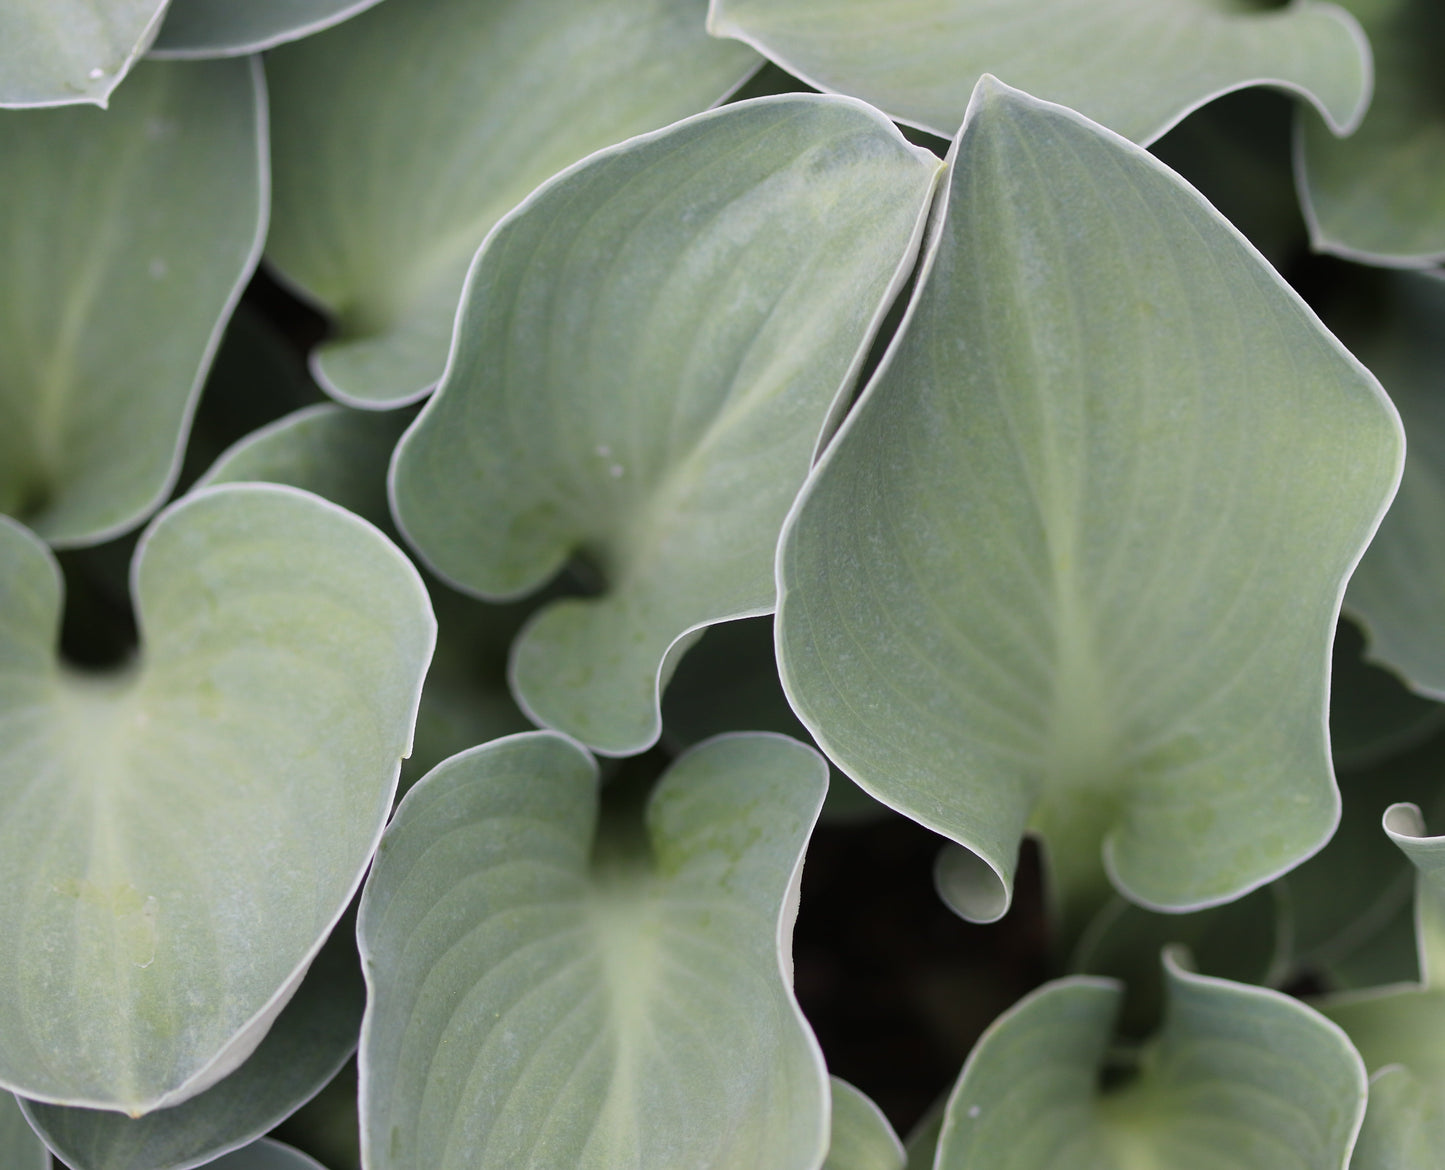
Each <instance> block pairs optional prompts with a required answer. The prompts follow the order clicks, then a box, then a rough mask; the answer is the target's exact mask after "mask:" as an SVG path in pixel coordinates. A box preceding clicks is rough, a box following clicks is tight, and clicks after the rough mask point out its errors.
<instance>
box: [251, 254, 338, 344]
mask: <svg viewBox="0 0 1445 1170" xmlns="http://www.w3.org/2000/svg"><path fill="white" fill-rule="evenodd" d="M242 303H243V304H244V305H245V306H246V307H247V308H249V309H253V310H255V312H256V313H258V314H259V315H260V316H263V317H265V318H266V319H267V320H268V321H270V322H271V324H272V325H274V326H275V327H276V328H277V329H278V330H279V331H280V332H281V334H282V335H283V336H284V337H285V338H286V340H287V341H289V342H290V343H291V348H292V349H294V350H295V351H296V352H297V353H301V354H307V353H310V352H311V351H312V350H313V349H315V348H316V346H318V345H320V344H321V342H323V341H325V340H326V338H327V337H328V336H330V334H331V332H332V329H331V325H330V323H329V322H328V321H327V320H326V317H325V316H324V315H323V314H322V313H320V312H319V311H318V310H316V309H314V308H313V307H312V306H310V305H308V304H307V303H306V302H305V301H303V300H302V299H301V298H300V297H299V296H297V295H296V294H295V293H293V292H292V291H291V290H290V289H289V288H287V286H286V285H285V284H284V283H282V281H280V280H279V279H278V278H277V277H276V276H275V275H274V274H273V273H272V272H271V269H270V266H269V265H267V264H264V263H263V264H262V265H261V266H260V267H259V268H257V269H256V275H255V276H253V277H252V278H251V283H250V284H249V285H248V286H247V287H246V296H245V299H244V300H243V302H242Z"/></svg>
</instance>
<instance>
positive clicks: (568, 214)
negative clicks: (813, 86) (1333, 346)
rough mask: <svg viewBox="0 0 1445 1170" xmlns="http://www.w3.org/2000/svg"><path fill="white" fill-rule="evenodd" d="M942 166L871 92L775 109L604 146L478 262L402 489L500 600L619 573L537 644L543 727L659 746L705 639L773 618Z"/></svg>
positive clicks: (519, 663) (435, 561) (529, 652)
mask: <svg viewBox="0 0 1445 1170" xmlns="http://www.w3.org/2000/svg"><path fill="white" fill-rule="evenodd" d="M938 171H939V163H938V160H937V159H936V158H935V157H934V156H933V155H931V154H929V153H928V152H927V151H923V150H921V149H919V148H917V147H913V146H910V145H909V144H908V143H907V142H906V141H905V140H904V139H903V137H902V136H901V135H900V134H899V133H898V131H897V130H896V129H895V128H894V127H893V126H891V125H889V124H888V123H887V122H886V121H884V119H883V118H882V117H881V115H879V114H878V113H877V112H876V111H874V110H871V109H869V108H868V107H866V106H864V105H862V104H861V103H859V102H853V101H850V100H847V99H843V98H831V97H820V96H818V95H814V94H809V95H795V96H785V97H776V98H760V99H758V100H756V101H752V102H743V103H739V104H737V105H731V106H727V107H725V108H724V109H721V110H717V111H713V112H711V113H708V114H701V115H698V116H697V117H695V118H691V119H688V120H687V121H685V122H680V123H678V124H677V125H675V126H671V127H669V128H668V129H666V130H664V131H661V132H659V133H657V134H654V135H649V136H646V137H643V138H638V139H635V140H633V141H632V142H629V143H626V144H624V145H622V146H620V147H617V148H615V149H612V150H609V151H603V152H600V153H598V154H597V155H594V156H593V157H592V158H591V159H589V160H587V162H585V163H584V164H582V165H580V166H579V167H577V168H575V169H574V170H572V171H569V172H567V173H566V174H564V175H561V176H559V177H558V178H557V179H556V180H554V181H553V182H551V183H548V184H547V185H546V186H544V187H543V188H541V189H540V190H539V191H538V192H537V193H536V194H535V195H534V196H532V197H531V198H530V199H528V200H527V202H526V203H525V204H524V205H523V206H522V207H521V208H519V209H518V211H517V212H516V213H515V214H514V215H512V216H509V217H508V218H507V219H506V220H505V221H504V222H503V223H502V224H501V225H500V226H499V227H498V228H497V230H496V231H495V232H494V233H493V235H492V237H491V238H490V240H489V241H488V243H487V246H486V247H484V248H483V249H482V250H481V252H479V253H478V255H477V262H476V267H475V268H474V270H473V272H472V275H471V277H470V278H469V280H468V284H467V292H466V297H465V300H464V303H463V306H462V310H461V312H460V313H459V314H458V318H457V341H456V347H455V349H454V351H453V354H452V359H451V362H450V364H449V365H448V368H447V376H446V378H445V379H444V381H443V383H442V387H441V390H440V393H438V395H437V396H436V398H435V399H434V400H433V401H432V402H430V403H428V405H427V407H426V409H425V410H424V411H423V412H422V415H421V417H420V418H419V419H418V420H417V422H416V425H415V426H414V427H413V428H412V429H411V430H410V431H408V432H407V434H406V436H405V437H404V438H403V439H402V442H401V445H400V446H399V447H398V448H397V453H396V458H395V461H394V463H393V468H392V498H393V502H394V510H395V512H396V517H397V522H398V524H399V525H400V526H401V528H402V531H403V532H404V533H405V534H406V536H407V538H408V539H409V540H410V541H411V542H412V543H413V545H415V547H416V548H417V549H418V550H419V551H420V552H421V554H422V556H423V557H425V559H426V560H427V562H428V564H430V565H431V566H432V567H433V568H435V569H436V570H437V572H438V573H440V574H441V575H442V576H443V577H444V578H446V579H447V580H450V581H453V582H455V583H456V584H457V585H459V586H461V587H462V588H465V589H468V590H472V591H475V592H476V593H478V594H479V595H481V596H485V597H493V598H498V599H501V598H506V597H512V596H518V595H521V594H524V593H527V592H529V591H531V590H534V589H536V588H537V587H538V586H540V585H542V584H543V583H544V582H546V581H547V580H548V579H549V578H550V577H552V576H553V575H554V574H555V573H556V572H557V571H558V570H559V569H560V568H561V567H562V566H563V565H564V564H565V563H566V562H567V559H568V557H569V556H571V555H573V554H576V553H580V554H582V555H583V556H584V557H586V558H587V559H588V560H589V561H590V562H591V563H592V564H594V565H596V566H597V567H598V568H599V569H600V570H601V574H602V577H603V579H604V592H603V594H602V596H600V597H597V598H590V599H570V600H565V601H560V602H557V603H555V604H553V605H549V606H547V607H546V608H545V609H543V610H542V611H541V612H540V613H539V614H538V615H537V616H536V617H535V618H533V620H532V621H531V622H530V623H529V624H528V626H527V627H526V629H525V630H524V631H523V632H522V634H521V636H520V637H519V639H518V641H517V643H516V645H515V646H514V648H513V652H512V666H511V671H512V686H513V690H514V692H515V694H516V695H517V698H518V701H519V702H520V703H521V706H522V708H523V710H525V711H527V713H528V714H529V715H531V716H532V718H533V719H535V720H537V721H538V722H539V723H541V724H543V725H544V726H550V727H556V728H559V729H561V730H563V731H565V732H567V733H569V734H571V735H575V736H576V737H577V738H578V739H580V740H582V741H583V742H584V743H587V744H589V745H591V746H592V747H594V748H595V749H596V750H598V751H600V752H603V753H605V754H607V755H627V754H630V753H633V752H638V751H641V750H642V749H644V748H646V747H647V746H648V745H649V744H651V743H653V742H654V741H655V740H656V739H657V737H658V735H659V733H660V731H661V715H660V712H659V708H658V701H659V694H660V692H661V689H662V687H663V686H664V685H665V684H666V681H667V679H668V677H669V676H670V675H671V673H672V668H673V666H674V665H675V663H676V660H677V658H678V657H679V656H680V654H681V653H682V652H683V651H684V650H685V649H686V647H687V645H688V644H690V641H691V640H692V637H693V636H694V635H695V633H696V631H699V630H701V629H702V628H704V627H705V626H707V625H708V624H710V623H713V622H718V621H724V620H727V619H729V618H735V617H745V616H749V615H753V614H762V613H768V612H771V610H772V608H773V598H774V586H773V572H772V559H773V548H774V545H775V543H776V540H777V534H778V531H779V529H780V528H781V526H782V522H783V518H784V516H785V515H786V513H787V510H788V506H789V505H790V504H791V503H792V500H793V497H794V495H795V494H796V493H797V490H798V488H799V486H800V485H801V484H802V482H803V479H804V477H805V476H806V475H807V471H808V467H809V464H810V461H811V460H812V458H813V454H814V451H815V449H816V447H817V445H818V443H819V440H820V436H821V435H822V434H823V433H824V431H825V428H826V427H827V425H828V420H829V418H830V415H831V413H832V412H833V411H834V410H835V409H836V405H837V403H838V402H839V400H840V397H841V395H842V393H843V392H844V391H847V390H849V389H851V384H852V381H853V379H854V378H855V377H856V375H857V370H858V367H859V365H860V364H861V362H862V361H863V358H864V356H865V354H866V351H867V348H868V344H869V341H870V339H871V337H872V335H873V333H874V332H875V330H876V329H877V324H878V319H879V317H880V316H881V314H882V313H883V311H884V310H885V309H886V308H887V306H888V304H889V302H890V301H891V299H892V297H893V295H894V293H895V292H896V290H897V288H898V286H899V285H900V283H901V282H902V281H903V279H904V277H905V275H906V273H907V271H908V269H909V268H911V266H912V262H913V255H914V251H915V249H916V248H917V242H918V238H919V234H920V232H921V230H922V219H923V214H922V213H923V209H924V206H925V204H926V201H927V199H928V195H929V192H930V191H931V189H932V187H933V184H934V181H935V178H936V176H937V174H938Z"/></svg>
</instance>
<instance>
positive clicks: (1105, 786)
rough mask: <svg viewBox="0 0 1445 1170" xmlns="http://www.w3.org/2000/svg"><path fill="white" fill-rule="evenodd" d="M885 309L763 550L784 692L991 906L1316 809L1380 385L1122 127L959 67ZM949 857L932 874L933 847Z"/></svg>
mask: <svg viewBox="0 0 1445 1170" xmlns="http://www.w3.org/2000/svg"><path fill="white" fill-rule="evenodd" d="M955 150H956V152H957V158H956V161H955V162H954V165H953V178H952V189H951V192H950V194H949V199H948V202H947V204H946V205H943V206H946V214H943V215H942V218H941V220H940V222H939V223H938V225H937V231H936V232H935V233H934V237H933V238H934V242H933V244H932V246H931V249H930V254H929V255H928V257H927V259H926V261H925V265H926V267H925V269H924V272H923V274H922V275H921V276H920V286H919V289H918V292H917V293H916V294H915V297H914V300H913V303H912V304H911V306H910V308H909V314H908V316H907V318H906V319H905V322H904V324H903V326H902V329H901V332H900V334H899V335H898V337H897V338H895V341H894V343H893V346H892V348H891V349H890V352H889V354H888V355H887V356H886V357H885V359H884V362H883V364H882V366H881V367H880V369H879V371H878V373H877V375H876V376H875V377H874V379H873V380H872V381H871V383H870V384H869V386H868V388H867V389H866V390H865V392H864V395H863V398H862V400H861V401H860V403H859V405H858V406H857V407H856V408H855V409H854V411H853V412H852V414H851V415H850V416H849V419H848V421H847V423H845V424H844V427H843V430H842V431H841V432H840V434H839V436H838V438H837V439H836V440H835V441H834V442H833V444H832V445H831V446H830V448H829V450H828V452H827V454H826V455H825V456H824V458H823V461H822V463H821V464H820V466H819V468H818V470H817V472H816V473H815V474H814V475H813V476H812V477H811V478H810V480H809V484H808V486H807V487H806V488H805V489H804V492H803V494H802V496H801V497H800V499H799V502H798V504H797V506H796V507H795V510H794V513H793V515H792V517H791V518H790V520H789V525H788V528H787V529H786V531H785V534H784V537H783V541H782V544H781V545H780V548H779V563H778V578H779V606H778V649H779V665H780V668H781V671H782V677H783V683H784V686H785V688H786V689H787V691H788V694H789V697H790V699H791V700H792V702H793V706H794V707H795V708H796V709H797V711H798V713H799V715H800V716H801V717H802V719H803V722H804V723H805V724H807V726H808V727H809V729H810V730H811V731H812V732H813V734H814V737H815V738H816V739H817V741H818V743H819V744H820V745H821V746H822V747H823V748H824V750H825V751H826V752H827V753H828V754H829V756H831V757H832V759H833V760H834V761H835V762H836V763H837V764H838V765H839V766H840V767H841V768H842V769H843V770H844V771H845V772H847V773H848V774H849V775H850V776H852V777H853V778H854V779H855V780H857V781H858V782H859V783H860V784H861V785H862V786H863V787H864V788H865V789H867V790H868V791H870V792H872V793H873V794H874V795H875V796H877V797H878V798H879V799H881V800H883V801H884V802H885V803H887V804H890V805H892V806H893V807H895V808H897V809H899V810H900V811H902V812H904V813H906V814H907V815H908V816H910V817H913V818H914V819H915V820H918V821H920V822H921V823H923V824H924V825H926V826H928V827H930V828H932V829H934V830H935V831H937V832H940V833H943V834H944V835H946V836H948V837H950V838H951V839H952V840H954V841H956V842H957V843H958V844H960V845H962V846H964V847H966V849H967V850H968V851H971V852H972V853H973V854H975V855H976V857H975V858H974V859H972V861H971V864H970V867H969V868H970V872H969V874H968V875H967V877H968V880H967V882H966V883H960V882H957V881H955V883H954V896H953V898H952V900H953V901H954V903H955V904H956V905H957V904H960V903H961V904H962V905H961V908H962V909H963V911H964V912H965V913H966V914H967V915H969V916H971V917H975V918H978V919H983V920H987V919H992V918H994V917H997V916H998V915H999V914H1001V913H1002V912H1003V910H1004V909H1005V908H1006V906H1007V904H1008V899H1009V896H1010V890H1011V884H1012V875H1013V870H1014V866H1015V864H1016V858H1017V853H1018V845H1019V840H1020V838H1021V837H1022V835H1023V834H1024V833H1025V832H1026V831H1030V832H1033V833H1036V834H1038V835H1039V836H1040V837H1041V838H1042V839H1043V842H1044V846H1045V857H1046V862H1047V868H1048V871H1049V877H1050V881H1051V884H1052V888H1053V894H1054V898H1055V902H1056V905H1057V906H1059V907H1060V909H1061V910H1062V913H1063V915H1064V919H1065V920H1066V921H1077V920H1079V919H1080V918H1081V917H1083V916H1084V915H1086V914H1091V913H1092V912H1093V911H1094V910H1095V909H1096V908H1097V907H1098V906H1099V905H1101V904H1102V902H1103V901H1104V900H1105V899H1106V898H1107V889H1108V887H1107V883H1106V882H1105V872H1106V871H1107V873H1108V876H1109V878H1110V879H1111V880H1112V882H1113V884H1114V886H1115V888H1117V889H1118V890H1119V891H1120V892H1121V893H1123V894H1125V895H1126V896H1128V897H1129V898H1130V899H1132V900H1134V901H1137V902H1140V903H1142V904H1144V905H1146V906H1149V907H1151V908H1154V909H1164V910H1175V911H1179V910H1189V909H1198V908H1202V907H1204V906H1207V905H1211V904H1216V903H1220V902H1225V901H1229V900H1231V899H1233V898H1236V897H1238V896H1239V895H1240V894H1242V893H1244V892H1245V891H1247V890H1249V889H1252V888H1254V887H1255V886H1258V885H1260V884H1262V883H1263V882H1265V881H1268V880H1269V879H1270V878H1272V877H1274V876H1276V875H1278V874H1279V873H1281V872H1283V871H1284V870H1286V869H1288V868H1289V867H1291V866H1292V865H1294V864H1296V863H1298V862H1299V861H1300V860H1301V859H1302V858H1304V857H1306V856H1308V855H1309V854H1310V853H1312V852H1313V851H1314V850H1316V849H1318V848H1319V847H1320V845H1322V844H1323V843H1324V841H1325V840H1326V839H1327V838H1328V837H1329V835H1330V832H1331V831H1332V829H1333V828H1334V825H1335V821H1336V818H1337V815H1338V801H1339V798H1338V794H1337V792H1336V789H1335V785H1334V780H1333V777H1332V774H1331V767H1330V759H1329V751H1328V745H1327V743H1326V735H1325V720H1324V714H1325V706H1326V694H1325V692H1326V678H1327V667H1328V663H1329V650H1330V641H1331V635H1332V633H1333V631H1334V627H1335V618H1336V614H1337V612H1338V607H1339V595H1340V591H1341V588H1342V585H1343V581H1344V578H1345V577H1346V576H1347V575H1348V573H1349V571H1350V569H1351V568H1352V567H1353V565H1354V563H1355V560H1356V559H1357V558H1358V556H1359V555H1360V550H1361V549H1362V548H1363V546H1364V544H1365V543H1366V542H1367V541H1368V539H1369V537H1370V535H1371V533H1372V532H1373V531H1374V528H1375V525H1376V524H1377V522H1378V518H1379V516H1380V513H1381V512H1382V511H1383V510H1384V507H1385V505H1386V504H1387V502H1388V500H1389V498H1390V495H1391V493H1392V492H1393V490H1394V486H1395V481H1396V478H1397V476H1398V474H1399V465H1400V458H1401V439H1400V433H1399V424H1398V420H1397V419H1396V418H1395V416H1394V413H1393V412H1392V411H1391V409H1390V407H1389V404H1388V402H1387V401H1386V399H1385V398H1384V396H1383V394H1382V393H1381V392H1380V389H1379V386H1378V385H1377V384H1376V383H1375V382H1374V380H1373V379H1372V378H1371V377H1370V376H1369V374H1368V373H1367V372H1366V371H1365V370H1364V369H1363V368H1362V367H1360V366H1359V364H1358V363H1356V362H1355V361H1354V360H1353V359H1352V358H1351V357H1350V356H1349V354H1348V353H1347V352H1346V351H1345V350H1344V349H1343V347H1341V346H1340V345H1339V343H1338V342H1336V341H1335V340H1334V338H1333V337H1331V336H1330V334H1329V333H1327V332H1326V331H1325V330H1324V328H1323V327H1322V326H1321V325H1320V324H1319V322H1318V321H1317V320H1316V319H1315V317H1314V316H1313V314H1311V313H1310V311H1309V310H1308V309H1307V308H1306V307H1305V306H1304V305H1303V303H1302V302H1301V301H1300V300H1299V299H1298V298H1297V297H1296V296H1295V295H1294V294H1293V293H1292V292H1291V290H1290V289H1289V287H1288V286H1287V285H1286V284H1285V283H1284V282H1283V281H1282V280H1281V279H1280V278H1279V276H1277V275H1276V274H1275V272H1274V271H1273V270H1272V269H1270V268H1269V267H1268V266H1267V265H1265V264H1264V263H1263V262H1262V261H1261V260H1260V258H1259V256H1258V254H1257V253H1255V252H1254V251H1253V250H1252V249H1251V248H1250V247H1249V246H1248V245H1247V244H1246V243H1245V242H1244V241H1243V239H1242V238H1241V237H1240V236H1239V235H1238V234H1237V233H1236V232H1235V231H1234V230H1233V229H1232V228H1231V227H1230V226H1229V225H1228V224H1227V223H1226V222H1225V221H1224V220H1223V219H1222V218H1220V217H1219V216H1218V214H1217V213H1216V212H1215V211H1214V210H1213V209H1212V208H1211V207H1209V205H1208V204H1206V203H1205V202H1204V201H1203V200H1202V199H1201V198H1200V197H1199V196H1198V195H1197V194H1196V193H1195V192H1194V191H1193V190H1192V189H1190V188H1188V187H1186V186H1185V185H1184V184H1182V183H1181V182H1180V181H1179V180H1178V179H1177V178H1176V177H1175V176H1174V175H1173V173H1172V172H1170V171H1168V170H1167V169H1166V168H1165V167H1164V166H1163V165H1162V164H1160V163H1159V162H1158V161H1157V160H1155V159H1154V158H1153V157H1151V156H1150V155H1148V154H1147V153H1146V152H1144V151H1143V150H1140V149H1139V148H1137V147H1134V146H1131V145H1130V144H1128V143H1127V142H1125V141H1124V140H1122V139H1120V138H1118V137H1116V136H1114V135H1112V134H1110V133H1108V132H1107V131H1105V130H1103V129H1101V128H1100V127H1098V126H1095V125H1093V124H1092V123H1090V122H1088V121H1086V120H1085V119H1084V118H1082V117H1081V116H1079V115H1078V114H1075V113H1073V112H1072V111H1069V110H1064V109H1062V108H1060V107H1058V106H1050V105H1048V104H1046V103H1044V102H1040V101H1037V100H1035V99H1033V98H1030V97H1028V96H1027V95H1024V94H1021V93H1019V92H1018V91H1016V90H1011V89H1009V88H1007V87H1006V86H1003V85H1001V84H999V83H998V82H995V81H993V80H992V79H991V78H985V79H984V81H983V82H982V83H981V84H980V87H979V91H978V93H977V95H976V97H975V100H974V105H973V107H972V110H971V112H970V115H969V118H968V120H967V121H966V123H965V125H964V128H963V130H962V131H961V133H960V137H959V140H958V142H957V143H956V145H955ZM956 876H957V875H955V877H956Z"/></svg>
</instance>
